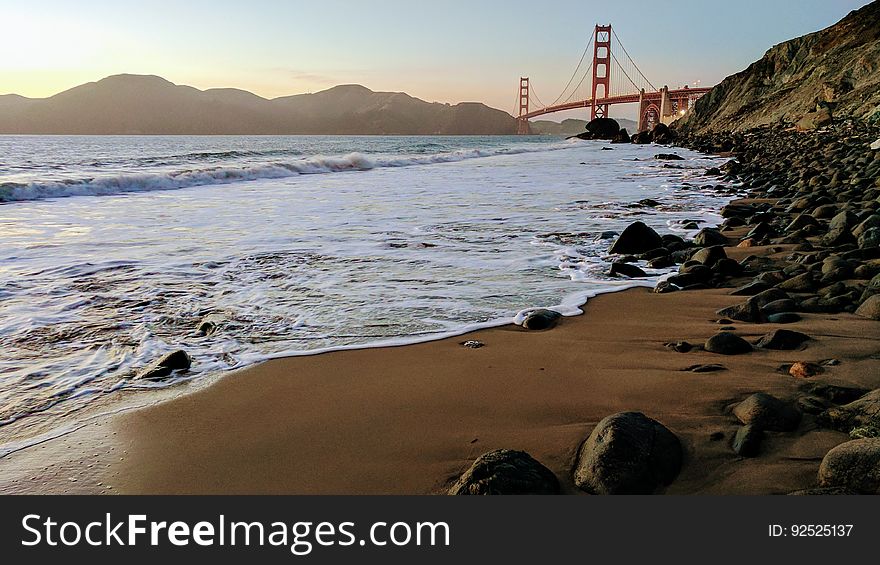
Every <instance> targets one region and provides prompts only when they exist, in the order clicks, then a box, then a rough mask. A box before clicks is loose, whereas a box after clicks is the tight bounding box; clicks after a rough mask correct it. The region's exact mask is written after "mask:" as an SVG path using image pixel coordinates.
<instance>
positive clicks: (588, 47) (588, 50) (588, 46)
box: [550, 34, 595, 106]
mask: <svg viewBox="0 0 880 565" xmlns="http://www.w3.org/2000/svg"><path fill="white" fill-rule="evenodd" d="M593 39H595V34H594V35H591V36H590V41H589V43H587V47H586V49H584V52H583V54H581V59H580V61H578V64H577V67H575V68H574V72H573V73H571V78H570V79H568V83H567V84H566V85H565V88H563V89H562V93H561V94H560V95H559V96H557V97H556V100H554V101H553V103H552V104H550V105H551V106H555V105H556V103H557V102H559V101H560V100H562V97H563V96H565V91H567V90H568V87H569V86H571V83H572V81H574V77H576V76H577V72H578V70H579V69H580V68H581V65H582V64H583V63H584V59H585V58H586V57H587V53H589V52H590V47H591V46H592V45H593ZM590 65H592V63H590ZM581 82H583V80H581ZM578 86H580V85H578ZM574 89H575V90H577V89H578V87H577V86H576V87H574ZM572 94H574V93H572ZM569 98H571V96H569Z"/></svg>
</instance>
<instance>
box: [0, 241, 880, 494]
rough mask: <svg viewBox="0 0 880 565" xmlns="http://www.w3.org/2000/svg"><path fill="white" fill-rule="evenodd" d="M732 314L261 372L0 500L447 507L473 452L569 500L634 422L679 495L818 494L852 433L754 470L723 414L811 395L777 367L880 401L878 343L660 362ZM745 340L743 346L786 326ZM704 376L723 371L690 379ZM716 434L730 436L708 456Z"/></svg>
mask: <svg viewBox="0 0 880 565" xmlns="http://www.w3.org/2000/svg"><path fill="white" fill-rule="evenodd" d="M730 251H731V253H736V252H737V250H735V249H731V250H730ZM738 251H739V252H740V253H742V252H743V250H741V249H740V250H738ZM762 251H763V252H769V249H760V248H759V249H755V248H751V249H750V250H749V252H750V254H754V253H755V252H762ZM734 302H736V297H734V296H730V295H729V290H727V289H708V290H699V291H691V292H679V293H670V294H660V295H658V294H653V293H651V292H650V291H649V290H647V289H632V290H628V291H625V292H622V293H612V294H607V295H601V296H599V297H597V298H594V299H592V300H590V301H589V302H588V303H587V304H586V305H585V306H584V314H583V315H581V316H576V317H571V318H565V319H564V320H563V322H562V323H561V324H560V325H559V326H558V327H557V328H554V329H552V330H548V331H542V332H529V331H526V330H523V329H521V328H519V327H517V326H513V325H511V326H504V327H499V328H493V329H487V330H480V331H477V332H474V333H472V334H468V335H467V339H476V340H480V341H482V342H483V343H485V347H482V348H479V349H469V348H466V347H463V346H461V344H460V343H461V342H462V341H463V340H464V338H463V337H457V338H447V339H444V340H439V341H432V342H427V343H422V344H414V345H407V346H400V347H393V348H376V349H362V350H351V351H339V352H332V353H325V354H321V355H316V356H309V357H293V358H287V359H278V360H273V361H268V362H265V363H262V364H259V365H256V366H253V367H249V368H247V369H243V370H241V371H236V372H233V373H229V374H227V375H225V376H224V377H222V378H221V379H219V380H218V381H216V382H215V383H214V384H212V385H210V386H208V387H206V388H204V389H202V390H199V391H196V392H193V393H190V394H185V395H182V396H179V397H176V398H173V399H170V400H167V401H164V402H162V403H159V404H156V405H153V406H149V407H146V408H142V409H138V410H134V411H131V412H127V413H123V414H119V415H116V416H110V417H106V418H102V419H100V420H98V421H96V422H95V423H94V424H91V425H88V426H86V427H84V428H82V429H80V430H78V431H75V432H73V433H71V434H68V435H66V436H63V437H61V438H57V439H55V440H51V441H49V442H46V443H44V444H41V445H39V446H35V447H34V448H29V449H26V450H23V451H21V452H18V453H14V454H11V455H9V456H8V457H6V458H4V459H2V460H0V476H2V477H3V479H2V483H0V491H2V492H5V493H11V492H16V493H21V494H24V493H28V492H34V493H36V492H39V493H49V492H52V493H65V492H66V493H78V494H84V493H114V494H144V493H176V494H183V493H188V494H201V493H226V494H233V493H286V494H293V493H296V494H318V493H326V494H331V493H332V494H368V493H385V494H404V493H410V494H412V493H416V494H440V493H442V492H444V490H445V489H446V488H447V487H448V486H449V484H451V482H452V481H454V480H455V479H456V478H457V476H458V474H459V473H461V472H462V471H464V470H465V469H466V468H467V467H468V466H469V465H470V464H471V463H472V461H473V459H474V458H476V457H477V456H479V455H480V454H482V453H485V452H487V451H490V450H492V449H496V448H510V449H522V450H525V451H528V452H529V453H530V454H531V455H532V456H533V457H535V458H536V459H538V460H539V461H541V462H542V463H543V464H545V465H547V466H548V467H549V468H550V469H551V470H553V471H554V472H555V473H556V474H557V476H558V478H559V480H560V482H561V483H562V489H563V492H565V493H571V494H575V493H580V492H581V491H579V490H578V489H577V488H576V487H575V486H574V485H573V483H572V480H571V468H572V465H573V461H574V457H575V455H576V452H577V449H578V447H579V445H580V443H581V442H582V441H583V440H584V439H585V438H586V437H587V435H589V431H590V429H591V428H592V427H594V426H595V424H596V423H597V422H598V421H599V420H601V419H602V418H604V417H605V416H607V415H609V414H612V413H614V412H618V411H621V410H641V411H643V412H644V413H645V414H647V415H649V416H650V417H653V418H655V419H657V420H658V421H661V422H663V423H664V424H665V425H667V426H668V427H669V428H670V429H671V430H673V431H674V432H675V433H676V434H677V435H678V436H679V438H680V439H681V440H682V444H683V446H684V449H685V454H686V455H685V464H684V467H683V469H682V472H681V475H680V476H679V477H678V479H677V480H676V481H675V482H674V483H673V484H672V485H671V486H670V487H669V488H668V489H667V490H666V492H667V493H668V494H784V493H787V492H791V491H794V490H799V489H805V488H810V487H812V486H814V485H815V477H816V473H817V470H818V468H819V464H820V461H821V459H822V457H823V456H824V454H825V453H826V452H827V451H828V450H829V449H831V448H832V447H834V446H835V445H837V444H839V443H841V442H843V441H846V439H848V438H847V435H846V434H844V433H841V432H835V431H830V430H817V429H816V428H815V425H814V424H812V423H811V422H810V421H809V419H805V421H804V422H803V423H802V425H801V427H800V428H799V430H798V432H796V433H794V434H774V435H773V436H772V437H770V438H768V440H767V443H768V444H769V445H770V446H771V447H772V449H767V453H766V454H764V455H762V456H760V457H757V458H753V459H744V458H741V457H739V456H737V455H736V454H734V453H733V452H732V451H731V449H730V446H729V442H730V440H731V438H732V437H733V434H734V433H735V430H736V428H737V422H736V420H735V418H733V416H732V415H731V414H730V413H729V410H728V408H729V406H731V405H732V404H734V403H736V402H737V401H739V400H741V399H743V398H745V397H746V396H748V395H749V394H751V393H753V392H756V391H759V390H760V391H766V392H770V393H771V394H774V395H777V396H779V397H783V398H792V397H795V396H797V395H798V394H799V392H798V391H799V389H800V388H801V387H802V386H803V385H804V384H805V383H804V382H803V381H802V380H800V379H795V378H793V377H791V376H789V375H788V374H786V373H781V372H779V371H778V367H779V366H780V365H781V364H784V363H790V362H793V361H796V360H799V359H800V358H802V357H806V358H809V359H812V360H819V359H824V358H831V357H834V358H836V359H839V360H840V361H841V364H840V366H838V367H835V368H834V369H833V371H832V372H831V373H830V374H825V375H823V376H822V377H820V379H819V380H821V381H822V382H840V383H848V384H850V385H853V384H857V385H860V386H865V387H876V386H877V384H878V383H877V382H876V381H877V379H878V377H877V375H880V370H878V369H880V360H878V359H872V358H871V353H872V352H873V351H876V348H877V346H878V344H880V328H877V324H876V322H873V321H871V320H866V319H863V318H858V317H856V316H853V315H851V314H843V315H838V316H833V317H829V316H824V315H809V316H807V317H806V319H805V321H804V322H803V323H801V324H799V326H800V327H801V328H802V329H804V330H805V331H807V332H808V333H810V334H811V335H812V336H813V337H814V339H815V342H814V343H812V344H811V345H810V346H809V348H808V349H807V350H806V351H804V352H792V351H762V352H759V353H757V352H756V353H754V354H751V355H745V356H735V357H728V356H720V355H717V354H714V353H709V352H705V351H696V352H690V353H677V352H675V351H671V350H670V349H668V348H666V347H665V345H664V344H665V343H666V342H670V341H677V340H689V341H692V342H694V343H699V342H702V341H703V340H705V339H706V338H708V337H709V336H711V335H712V334H713V333H715V331H717V327H718V324H717V322H716V321H715V320H714V318H717V317H716V316H714V312H715V310H717V309H718V308H722V307H725V306H729V305H730V304H732V303H734ZM738 326H739V327H738V329H740V330H741V333H742V335H744V336H746V337H748V338H756V337H759V336H760V335H762V334H763V333H765V332H766V331H769V330H770V329H773V328H775V327H777V326H775V325H771V324H762V325H760V326H753V327H749V326H750V325H748V324H742V325H740V324H738ZM853 338H860V339H858V340H856V339H853ZM706 363H721V364H723V365H724V366H725V367H726V368H727V370H725V371H720V372H712V373H693V372H690V371H683V369H685V368H686V367H689V366H692V365H697V364H706ZM809 380H810V381H816V379H809ZM716 432H722V433H723V434H724V438H723V439H721V440H713V439H712V437H711V436H712V434H713V433H716ZM475 440H476V441H475ZM72 479H73V480H72ZM108 487H109V488H108Z"/></svg>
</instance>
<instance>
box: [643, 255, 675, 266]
mask: <svg viewBox="0 0 880 565" xmlns="http://www.w3.org/2000/svg"><path fill="white" fill-rule="evenodd" d="M673 265H675V261H673V260H672V257H670V256H669V255H664V256H662V257H655V258H654V259H651V260H650V261H648V267H649V268H651V269H668V268H669V267H672V266H673Z"/></svg>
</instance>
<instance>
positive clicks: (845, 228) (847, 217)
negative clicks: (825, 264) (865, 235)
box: [822, 211, 858, 247]
mask: <svg viewBox="0 0 880 565" xmlns="http://www.w3.org/2000/svg"><path fill="white" fill-rule="evenodd" d="M857 221H858V218H857V217H856V215H855V214H853V213H852V212H849V211H843V212H841V213H839V214H837V215H836V216H834V218H832V219H831V223H830V224H828V232H827V233H826V234H825V237H823V238H822V244H823V245H825V246H827V247H834V246H838V245H843V244H844V243H849V242H851V241H853V236H852V228H853V227H855V225H856V222H857Z"/></svg>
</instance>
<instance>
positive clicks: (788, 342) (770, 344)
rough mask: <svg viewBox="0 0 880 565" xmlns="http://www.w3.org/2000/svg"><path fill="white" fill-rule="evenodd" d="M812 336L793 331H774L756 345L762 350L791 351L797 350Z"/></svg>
mask: <svg viewBox="0 0 880 565" xmlns="http://www.w3.org/2000/svg"><path fill="white" fill-rule="evenodd" d="M809 340H810V336H808V335H806V334H802V333H800V332H793V331H791V330H773V331H772V332H770V333H768V334H767V335H765V336H764V337H762V338H761V339H759V340H758V343H757V344H756V345H757V346H758V347H760V348H762V349H777V350H785V351H790V350H793V349H797V348H798V347H800V346H801V344H802V343H804V342H805V341H809Z"/></svg>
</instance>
